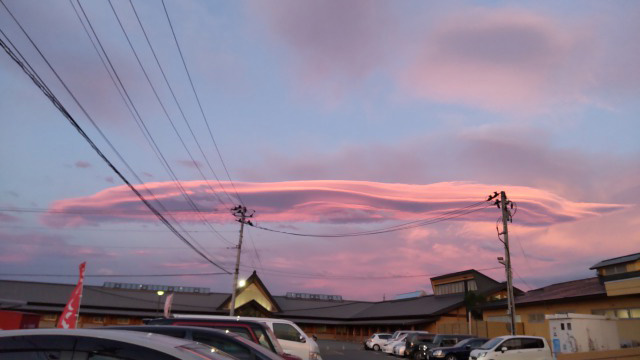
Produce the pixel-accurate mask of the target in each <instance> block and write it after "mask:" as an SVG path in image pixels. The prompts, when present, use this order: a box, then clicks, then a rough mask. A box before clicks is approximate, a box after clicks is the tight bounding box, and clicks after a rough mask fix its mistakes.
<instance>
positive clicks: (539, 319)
mask: <svg viewBox="0 0 640 360" xmlns="http://www.w3.org/2000/svg"><path fill="white" fill-rule="evenodd" d="M529 322H530V323H543V322H544V314H529Z"/></svg>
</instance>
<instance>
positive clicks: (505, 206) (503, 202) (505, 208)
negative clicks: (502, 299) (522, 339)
mask: <svg viewBox="0 0 640 360" xmlns="http://www.w3.org/2000/svg"><path fill="white" fill-rule="evenodd" d="M510 204H511V202H510V201H509V200H507V194H506V193H505V192H504V191H501V192H500V209H501V210H502V233H500V235H503V236H504V240H502V242H503V243H504V257H505V264H504V269H505V273H506V276H507V303H508V310H507V311H508V312H509V319H510V325H511V326H510V328H511V329H510V330H511V335H515V334H516V304H515V299H514V297H513V275H512V271H511V253H510V252H509V230H508V228H507V223H508V222H509V221H511V212H510V211H509V205H510Z"/></svg>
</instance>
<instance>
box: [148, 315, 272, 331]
mask: <svg viewBox="0 0 640 360" xmlns="http://www.w3.org/2000/svg"><path fill="white" fill-rule="evenodd" d="M183 321H184V322H187V321H189V322H198V323H200V322H202V323H208V322H209V323H210V322H215V323H224V324H229V325H233V324H240V325H252V326H257V327H260V328H268V326H267V325H265V324H263V323H261V322H259V321H256V320H244V319H240V320H236V319H233V318H229V319H223V318H202V317H179V318H175V317H174V318H157V319H151V320H149V321H148V322H147V324H146V325H156V324H153V322H158V323H162V322H166V323H176V322H183ZM157 325H162V324H157Z"/></svg>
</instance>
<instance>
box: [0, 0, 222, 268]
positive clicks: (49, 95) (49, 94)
mask: <svg viewBox="0 0 640 360" xmlns="http://www.w3.org/2000/svg"><path fill="white" fill-rule="evenodd" d="M0 3H1V4H2V6H3V7H4V8H5V10H6V11H7V12H8V13H9V15H11V17H12V18H13V20H14V21H15V22H16V24H18V26H19V27H20V29H21V30H22V32H23V33H24V34H25V36H26V37H27V38H28V39H29V41H30V42H31V44H32V45H33V46H34V48H35V49H36V50H37V52H38V53H39V54H40V56H42V58H43V59H44V60H45V62H46V63H47V65H48V66H49V68H50V69H51V70H52V71H53V72H54V74H55V75H56V77H57V78H58V80H59V81H60V82H61V83H62V84H63V86H64V87H65V89H67V91H68V92H69V93H70V95H71V96H72V97H73V99H74V100H75V101H76V103H77V104H78V105H80V104H79V102H78V101H77V99H76V98H75V96H73V93H71V91H70V90H69V88H68V87H67V86H66V84H65V83H64V82H63V81H62V79H61V78H60V77H59V76H58V74H57V72H56V71H55V70H54V69H53V67H52V66H51V64H50V63H49V61H48V60H47V59H46V57H44V55H43V54H42V52H41V51H40V49H39V48H38V46H37V45H36V44H35V43H34V42H33V40H32V39H31V37H30V36H29V35H28V34H27V32H26V31H25V30H24V28H23V27H22V25H21V24H20V22H19V21H18V20H17V19H16V18H15V16H14V15H13V13H11V11H10V10H9V8H7V6H6V5H5V4H4V1H2V0H0ZM3 36H4V37H6V35H5V34H4V33H3ZM0 43H1V44H0V45H1V46H2V48H3V49H4V50H5V51H6V52H7V54H8V55H9V56H10V57H11V59H12V60H14V62H15V63H16V64H18V66H19V67H20V68H21V69H22V70H23V71H24V72H25V73H26V74H27V75H28V76H29V78H31V80H32V81H33V82H34V83H35V84H36V86H37V87H38V88H39V89H41V90H42V91H43V93H44V95H45V96H46V97H47V98H48V99H49V100H50V101H51V103H52V104H53V105H54V107H56V108H57V109H58V110H59V111H60V112H61V113H62V115H63V116H64V117H65V118H66V119H67V120H68V121H69V122H70V123H71V125H72V126H73V127H74V128H75V129H76V130H77V131H78V133H79V134H80V135H81V136H82V137H83V138H84V139H85V140H86V141H87V143H89V145H90V146H91V148H93V149H94V151H95V152H96V153H97V154H98V156H99V157H100V158H101V159H102V160H103V161H104V162H105V163H106V164H107V165H108V166H109V167H110V168H111V169H112V170H113V172H115V173H116V175H118V177H120V179H121V180H122V181H123V182H124V183H125V184H127V186H128V187H129V188H130V189H131V191H133V192H134V193H135V194H136V196H138V198H139V199H140V201H142V202H143V203H144V204H145V206H147V208H148V209H149V210H150V211H151V212H152V213H153V214H154V215H155V216H156V217H157V218H158V219H159V220H160V221H161V222H162V223H163V224H164V225H165V226H167V228H169V229H170V230H171V232H173V233H174V234H175V235H176V236H177V237H178V238H179V239H180V240H181V241H183V242H184V243H185V244H186V245H187V246H189V247H191V248H192V249H193V250H194V251H195V252H196V253H197V254H198V255H200V256H201V257H202V258H203V259H205V260H206V261H207V262H209V263H210V264H212V265H214V266H216V267H218V268H219V269H221V270H223V271H225V272H228V271H227V270H226V269H224V268H222V267H221V266H220V265H218V264H217V263H215V262H214V261H212V260H211V259H210V258H209V257H208V256H206V255H205V254H204V253H202V251H200V250H199V249H197V248H196V247H195V246H194V245H193V244H191V242H189V240H187V239H186V238H185V237H184V236H183V235H182V234H180V233H179V232H178V230H176V229H175V228H174V227H173V225H171V223H170V222H169V221H168V220H167V219H166V218H165V217H164V216H163V215H162V214H161V213H160V212H158V210H157V209H156V208H155V207H153V205H151V203H150V202H149V201H148V200H147V199H146V198H145V197H144V196H143V195H142V194H141V193H140V192H139V191H138V189H136V188H135V187H134V186H133V185H132V184H131V182H129V180H128V179H127V178H126V177H125V176H124V175H123V174H122V173H121V172H120V171H119V170H118V169H117V168H116V166H115V165H114V164H113V163H112V162H111V160H109V159H108V158H107V157H106V155H105V154H104V153H103V152H102V151H101V150H100V149H99V148H98V146H97V145H96V144H95V143H94V142H93V140H92V139H91V138H90V137H89V135H88V134H87V133H86V132H85V131H84V130H83V129H82V127H81V126H80V124H78V123H77V122H76V120H75V119H74V118H73V116H72V115H71V114H70V113H69V112H68V111H67V109H66V108H65V107H64V105H62V103H61V102H60V101H59V100H58V98H57V97H56V96H55V95H54V94H53V93H52V92H50V90H49V91H47V90H48V87H47V86H46V84H45V83H44V81H42V79H41V78H40V77H39V76H38V75H37V73H36V72H35V71H34V72H33V73H31V71H30V70H29V69H33V68H32V67H31V66H30V65H29V66H28V67H27V66H25V65H24V63H28V62H27V61H26V59H25V61H24V62H23V61H21V60H20V59H19V58H18V57H17V56H16V55H15V54H14V53H13V51H12V50H11V49H10V48H9V47H8V46H7V45H6V44H5V42H4V41H3V40H2V39H0ZM45 89H47V90H45Z"/></svg>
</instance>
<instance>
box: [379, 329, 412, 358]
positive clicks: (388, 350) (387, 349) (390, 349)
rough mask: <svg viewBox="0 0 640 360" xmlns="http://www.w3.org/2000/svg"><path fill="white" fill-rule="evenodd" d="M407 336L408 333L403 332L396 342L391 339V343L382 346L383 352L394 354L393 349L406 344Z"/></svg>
mask: <svg viewBox="0 0 640 360" xmlns="http://www.w3.org/2000/svg"><path fill="white" fill-rule="evenodd" d="M407 334H408V332H402V333H401V334H400V336H399V337H397V338H396V339H395V340H394V339H393V338H391V339H389V341H387V342H386V343H385V344H384V345H382V351H384V352H385V353H387V354H393V348H394V347H395V346H396V345H398V344H400V343H404V339H405V338H406V337H407Z"/></svg>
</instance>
